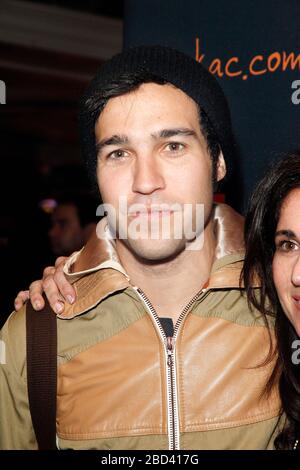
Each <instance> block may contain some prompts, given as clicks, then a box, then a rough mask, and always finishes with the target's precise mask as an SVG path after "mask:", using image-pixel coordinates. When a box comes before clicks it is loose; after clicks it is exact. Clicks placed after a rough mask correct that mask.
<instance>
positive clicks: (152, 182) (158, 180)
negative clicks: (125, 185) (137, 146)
mask: <svg viewBox="0 0 300 470" xmlns="http://www.w3.org/2000/svg"><path fill="white" fill-rule="evenodd" d="M164 188H165V179H164V175H163V171H162V168H161V166H160V164H159V162H158V161H156V160H155V156H153V155H147V156H145V157H142V158H137V159H136V162H135V166H134V175H133V184H132V191H133V192H135V193H141V194H151V193H153V192H154V191H157V190H159V189H164Z"/></svg>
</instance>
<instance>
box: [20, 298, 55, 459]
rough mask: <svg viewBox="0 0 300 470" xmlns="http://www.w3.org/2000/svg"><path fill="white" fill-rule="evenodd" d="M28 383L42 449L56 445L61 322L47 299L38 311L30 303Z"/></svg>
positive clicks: (35, 426) (28, 319) (27, 332)
mask: <svg viewBox="0 0 300 470" xmlns="http://www.w3.org/2000/svg"><path fill="white" fill-rule="evenodd" d="M26 340H27V384H28V396H29V407H30V413H31V419H32V424H33V428H34V432H35V435H36V440H37V443H38V447H39V450H48V449H56V396H57V325H56V314H55V313H54V312H53V310H52V309H51V307H50V305H49V303H48V302H47V301H46V300H45V307H44V309H43V310H40V311H38V312H36V311H35V310H34V309H33V307H32V305H31V302H30V301H29V302H28V303H27V305H26Z"/></svg>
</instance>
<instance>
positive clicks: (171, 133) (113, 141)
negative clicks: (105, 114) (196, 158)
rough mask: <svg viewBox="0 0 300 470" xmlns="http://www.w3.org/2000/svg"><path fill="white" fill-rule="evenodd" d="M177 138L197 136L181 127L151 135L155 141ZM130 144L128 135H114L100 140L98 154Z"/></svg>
mask: <svg viewBox="0 0 300 470" xmlns="http://www.w3.org/2000/svg"><path fill="white" fill-rule="evenodd" d="M175 136H191V137H194V138H197V134H196V132H195V131H193V130H192V129H189V128H187V127H179V128H174V129H162V130H161V131H158V132H156V133H154V134H151V137H153V138H154V139H168V138H169V137H175ZM127 144H129V139H128V137H127V136H126V135H117V134H115V135H113V136H111V137H109V138H108V139H103V140H100V142H97V144H96V153H97V154H99V153H100V152H101V150H102V149H103V147H106V146H108V145H127Z"/></svg>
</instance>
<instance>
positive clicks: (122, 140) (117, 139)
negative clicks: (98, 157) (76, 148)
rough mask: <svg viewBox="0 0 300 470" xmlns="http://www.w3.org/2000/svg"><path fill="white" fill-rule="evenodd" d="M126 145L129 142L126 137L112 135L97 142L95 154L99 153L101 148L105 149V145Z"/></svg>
mask: <svg viewBox="0 0 300 470" xmlns="http://www.w3.org/2000/svg"><path fill="white" fill-rule="evenodd" d="M128 143H129V140H128V137H127V136H126V135H113V136H112V137H109V138H108V139H103V140H100V142H97V144H96V152H97V154H98V153H99V152H101V150H102V149H103V147H106V146H107V145H125V144H128Z"/></svg>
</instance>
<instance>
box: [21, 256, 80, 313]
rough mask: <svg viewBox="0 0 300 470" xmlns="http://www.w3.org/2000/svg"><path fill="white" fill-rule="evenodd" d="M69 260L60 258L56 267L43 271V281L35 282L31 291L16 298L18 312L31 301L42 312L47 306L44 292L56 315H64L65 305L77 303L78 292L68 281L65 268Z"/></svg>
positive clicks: (23, 292)
mask: <svg viewBox="0 0 300 470" xmlns="http://www.w3.org/2000/svg"><path fill="white" fill-rule="evenodd" d="M66 260H67V258H66V257H65V256H60V257H59V258H57V260H56V262H55V267H54V266H48V267H46V268H45V269H44V271H43V279H41V280H38V281H34V282H32V283H31V284H30V286H29V291H20V292H19V293H18V295H17V297H16V298H15V301H14V305H15V309H16V310H17V311H18V310H20V309H21V307H22V306H23V305H24V303H25V302H26V301H27V300H28V299H30V301H31V303H32V306H33V308H34V309H35V310H41V309H43V308H44V306H45V301H44V298H43V292H45V295H46V297H47V299H48V301H49V304H50V306H51V308H52V309H53V310H54V311H55V312H56V313H62V312H63V310H64V303H65V302H66V301H67V302H68V303H69V304H72V303H74V302H75V299H76V292H75V289H74V288H73V287H72V285H71V284H70V283H69V282H68V281H67V279H66V277H65V275H64V272H63V267H64V265H65V263H66Z"/></svg>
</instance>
